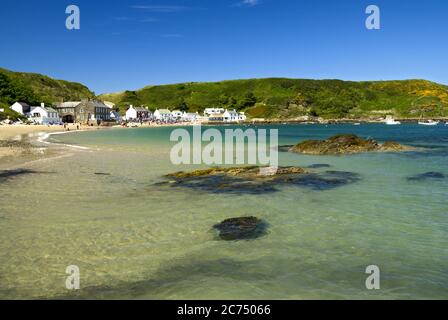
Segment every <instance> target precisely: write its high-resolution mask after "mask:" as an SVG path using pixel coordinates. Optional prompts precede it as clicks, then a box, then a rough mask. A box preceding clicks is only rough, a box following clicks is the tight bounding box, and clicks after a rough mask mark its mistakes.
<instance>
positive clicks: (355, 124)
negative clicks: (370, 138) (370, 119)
mask: <svg viewBox="0 0 448 320" xmlns="http://www.w3.org/2000/svg"><path fill="white" fill-rule="evenodd" d="M353 125H354V126H360V125H361V123H359V122H356V123H354V124H353Z"/></svg>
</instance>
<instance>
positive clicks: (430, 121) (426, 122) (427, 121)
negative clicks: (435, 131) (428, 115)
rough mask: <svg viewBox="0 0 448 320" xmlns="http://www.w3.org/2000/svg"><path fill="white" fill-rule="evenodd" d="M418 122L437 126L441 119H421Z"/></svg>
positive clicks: (423, 124)
mask: <svg viewBox="0 0 448 320" xmlns="http://www.w3.org/2000/svg"><path fill="white" fill-rule="evenodd" d="M418 124H419V125H422V126H436V125H438V124H439V121H434V120H424V121H419V122H418Z"/></svg>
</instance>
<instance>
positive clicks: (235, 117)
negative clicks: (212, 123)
mask: <svg viewBox="0 0 448 320" xmlns="http://www.w3.org/2000/svg"><path fill="white" fill-rule="evenodd" d="M222 116H223V121H224V122H241V121H246V118H247V117H246V115H245V114H244V112H237V111H236V110H231V111H229V110H227V109H226V110H225V111H224V113H223V114H222Z"/></svg>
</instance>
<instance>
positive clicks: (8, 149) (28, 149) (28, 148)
mask: <svg viewBox="0 0 448 320" xmlns="http://www.w3.org/2000/svg"><path fill="white" fill-rule="evenodd" d="M98 129H104V127H88V126H81V127H80V129H79V130H77V125H76V124H67V125H66V128H64V126H45V125H34V126H30V125H2V126H0V159H2V160H4V159H9V160H8V162H11V161H12V162H14V161H13V160H14V159H15V160H18V159H19V157H21V156H24V155H28V156H29V155H31V156H34V157H36V156H37V157H42V156H44V155H45V154H46V149H47V148H46V147H42V146H38V145H36V143H35V142H36V140H37V139H36V136H37V135H38V134H39V133H56V132H67V131H70V132H74V131H86V130H98ZM33 137H34V138H33Z"/></svg>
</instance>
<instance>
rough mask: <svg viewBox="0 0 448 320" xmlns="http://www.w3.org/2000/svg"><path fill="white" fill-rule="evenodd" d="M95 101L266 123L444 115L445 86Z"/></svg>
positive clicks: (119, 96) (350, 86) (208, 89)
mask: <svg viewBox="0 0 448 320" xmlns="http://www.w3.org/2000/svg"><path fill="white" fill-rule="evenodd" d="M100 98H101V99H103V100H107V101H112V102H114V103H116V104H117V105H118V106H119V107H120V109H121V110H122V111H124V109H125V107H126V106H127V105H129V104H133V105H145V106H147V107H149V108H150V109H152V110H154V109H156V108H170V109H174V108H175V109H181V110H189V111H191V112H195V111H199V112H201V111H202V110H203V109H204V108H206V107H224V108H231V109H237V110H241V111H246V112H247V113H248V115H249V116H251V117H256V118H271V119H272V118H277V119H291V118H296V117H300V116H304V115H312V116H321V117H324V118H344V117H345V118H359V117H379V116H384V115H386V114H391V115H394V116H397V117H419V116H420V115H423V116H447V115H448V87H447V86H445V85H441V84H437V83H434V82H430V81H426V80H400V81H365V82H352V81H341V80H306V79H283V78H269V79H249V80H232V81H221V82H214V83H181V84H173V85H161V86H149V87H145V88H143V89H141V90H137V91H125V92H121V93H116V94H103V95H101V96H100Z"/></svg>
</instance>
